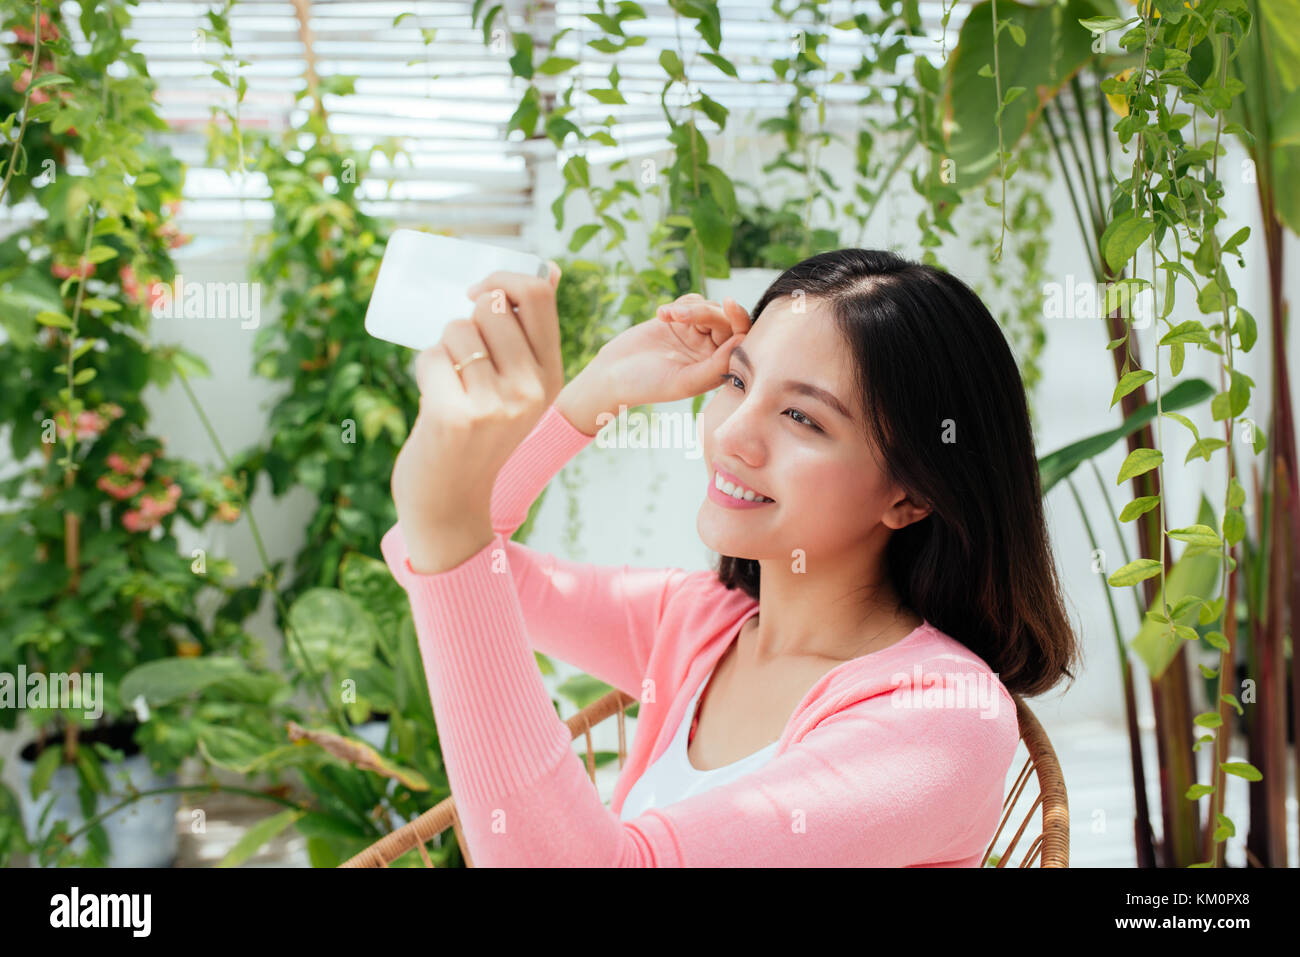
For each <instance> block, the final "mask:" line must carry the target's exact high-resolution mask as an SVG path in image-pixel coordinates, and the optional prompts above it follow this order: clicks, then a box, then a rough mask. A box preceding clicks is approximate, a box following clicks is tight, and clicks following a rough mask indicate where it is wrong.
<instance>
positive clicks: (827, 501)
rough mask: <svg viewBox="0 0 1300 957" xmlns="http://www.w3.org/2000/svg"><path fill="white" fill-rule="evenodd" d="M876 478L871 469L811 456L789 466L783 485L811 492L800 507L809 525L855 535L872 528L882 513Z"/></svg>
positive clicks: (853, 463)
mask: <svg viewBox="0 0 1300 957" xmlns="http://www.w3.org/2000/svg"><path fill="white" fill-rule="evenodd" d="M879 478H880V477H879V475H878V474H877V473H876V471H875V470H874V468H872V467H871V466H869V465H864V464H863V463H862V462H860V461H857V460H852V461H849V460H842V459H829V458H827V457H825V456H824V455H822V456H816V455H810V456H808V457H807V458H806V459H802V460H800V459H798V458H796V460H795V461H792V462H791V463H790V472H789V474H788V475H787V476H785V477H783V480H782V485H783V486H784V487H786V488H791V489H811V490H814V492H815V494H813V495H809V496H807V497H806V498H805V499H803V500H802V502H801V504H800V507H799V511H800V513H802V515H803V517H804V519H805V520H806V521H808V522H809V523H811V524H816V525H818V526H820V527H823V528H828V529H830V528H838V529H841V530H843V531H845V532H856V531H858V530H860V529H862V528H869V527H870V526H872V525H873V524H875V522H876V521H878V520H879V518H880V513H881V512H882V511H883V508H884V504H883V501H882V500H881V492H880V483H879Z"/></svg>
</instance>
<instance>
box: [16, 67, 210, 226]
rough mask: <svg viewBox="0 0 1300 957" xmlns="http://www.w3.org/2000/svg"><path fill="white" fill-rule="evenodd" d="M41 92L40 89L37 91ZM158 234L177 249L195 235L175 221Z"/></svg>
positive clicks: (167, 224)
mask: <svg viewBox="0 0 1300 957" xmlns="http://www.w3.org/2000/svg"><path fill="white" fill-rule="evenodd" d="M37 92H39V91H37ZM158 236H159V238H161V239H165V240H167V246H168V248H170V249H175V248H177V247H178V246H184V245H185V244H186V243H188V242H189V241H190V240H191V239H193V238H194V237H193V236H192V235H190V234H188V233H185V234H182V233H181V231H180V228H179V227H178V226H177V225H176V224H175V223H171V222H168V223H163V224H162V228H161V229H159V230H158Z"/></svg>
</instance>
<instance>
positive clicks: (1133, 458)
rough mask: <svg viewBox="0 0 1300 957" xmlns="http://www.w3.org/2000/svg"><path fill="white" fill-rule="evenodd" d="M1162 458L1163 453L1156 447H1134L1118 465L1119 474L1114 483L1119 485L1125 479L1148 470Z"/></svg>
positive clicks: (1161, 460) (1158, 463)
mask: <svg viewBox="0 0 1300 957" xmlns="http://www.w3.org/2000/svg"><path fill="white" fill-rule="evenodd" d="M1164 460H1165V457H1164V455H1163V453H1161V452H1160V451H1159V450H1158V449H1134V450H1133V451H1132V452H1130V453H1129V454H1128V456H1127V457H1126V458H1125V459H1124V464H1123V465H1121V466H1120V468H1119V476H1118V478H1116V479H1115V484H1116V485H1121V484H1123V483H1124V481H1125V480H1126V479H1131V478H1133V476H1135V475H1142V474H1143V473H1145V472H1150V471H1151V470H1152V469H1153V468H1156V467H1157V466H1158V465H1160V463H1161V462H1163V461H1164Z"/></svg>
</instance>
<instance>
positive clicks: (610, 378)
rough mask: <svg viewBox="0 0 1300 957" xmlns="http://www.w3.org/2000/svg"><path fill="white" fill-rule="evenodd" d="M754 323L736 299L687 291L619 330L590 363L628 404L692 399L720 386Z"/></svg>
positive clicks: (618, 398) (623, 401)
mask: <svg viewBox="0 0 1300 957" xmlns="http://www.w3.org/2000/svg"><path fill="white" fill-rule="evenodd" d="M749 327H750V319H749V313H748V312H746V311H745V309H744V307H742V306H741V305H740V304H739V303H737V302H736V300H734V299H732V298H730V297H727V298H726V299H724V300H723V301H722V302H721V303H718V302H714V301H713V300H711V299H705V298H704V297H703V296H701V295H700V294H699V293H687V294H686V295H684V296H681V297H679V298H678V299H677V300H676V301H674V302H671V303H668V304H666V305H663V306H660V307H659V310H658V312H657V313H656V315H655V318H654V319H650V320H647V321H646V322H640V323H637V324H636V325H635V326H632V327H631V328H630V329H626V330H624V331H623V332H621V333H619V334H618V335H617V336H615V337H614V338H613V339H611V340H610V341H609V342H607V343H606V344H605V345H604V346H603V347H602V348H601V350H600V352H599V353H598V354H597V356H596V358H595V359H593V360H592V361H591V364H590V365H591V366H598V367H599V371H600V378H601V379H602V380H603V381H605V382H608V383H612V384H614V385H611V388H617V391H618V395H617V397H616V398H617V401H618V402H621V403H624V404H626V405H629V406H635V405H642V404H648V403H652V402H673V401H676V400H678V399H688V398H691V397H692V396H696V395H699V394H700V393H701V392H707V391H708V390H709V389H712V388H715V387H716V386H717V385H718V380H719V378H720V377H721V376H722V374H723V373H724V372H726V371H727V366H728V363H729V361H730V356H731V350H732V349H734V348H735V347H736V346H737V345H739V344H740V342H741V341H742V340H743V339H744V337H745V334H746V333H748V332H749Z"/></svg>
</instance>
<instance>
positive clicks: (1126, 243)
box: [1101, 212, 1155, 272]
mask: <svg viewBox="0 0 1300 957" xmlns="http://www.w3.org/2000/svg"><path fill="white" fill-rule="evenodd" d="M1154 229H1155V226H1154V224H1153V223H1152V222H1151V220H1149V219H1139V218H1138V217H1137V216H1135V215H1134V214H1133V213H1132V212H1127V213H1123V214H1121V215H1119V216H1117V217H1115V219H1113V220H1111V222H1110V225H1108V226H1107V227H1106V231H1105V232H1103V233H1102V234H1101V248H1102V252H1103V254H1104V255H1105V257H1106V264H1107V265H1108V266H1110V268H1111V271H1112V272H1119V270H1120V269H1121V268H1122V267H1123V265H1124V263H1126V262H1128V260H1129V259H1130V258H1131V257H1132V256H1133V254H1134V253H1135V252H1137V250H1138V247H1140V246H1141V245H1142V244H1143V243H1144V242H1146V241H1147V240H1148V239H1149V238H1150V237H1151V233H1152V231H1153V230H1154Z"/></svg>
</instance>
